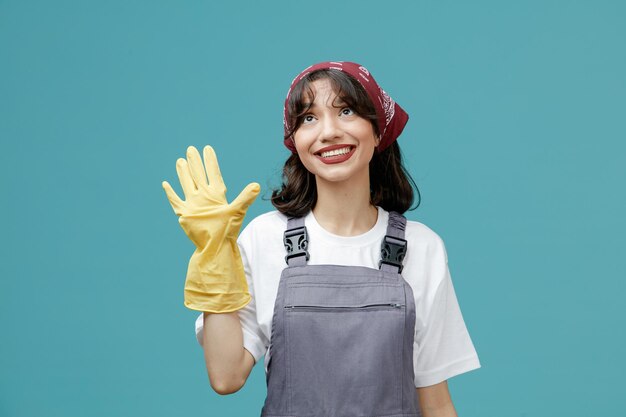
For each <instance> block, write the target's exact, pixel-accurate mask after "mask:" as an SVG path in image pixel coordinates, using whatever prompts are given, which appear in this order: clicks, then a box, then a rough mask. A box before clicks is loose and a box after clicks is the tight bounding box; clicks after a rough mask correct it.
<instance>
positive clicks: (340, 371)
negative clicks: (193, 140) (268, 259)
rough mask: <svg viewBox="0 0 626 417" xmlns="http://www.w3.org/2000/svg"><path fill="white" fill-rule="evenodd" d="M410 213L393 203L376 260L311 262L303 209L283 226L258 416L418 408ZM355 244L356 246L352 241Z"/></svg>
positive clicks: (415, 416) (333, 415) (412, 415)
mask: <svg viewBox="0 0 626 417" xmlns="http://www.w3.org/2000/svg"><path fill="white" fill-rule="evenodd" d="M405 225H406V219H405V218H404V216H402V215H401V214H398V213H395V212H390V213H389V223H388V225H387V235H386V236H385V238H384V240H383V242H382V247H381V260H380V263H379V268H380V269H374V268H367V267H362V266H341V265H307V264H306V262H307V261H308V259H309V254H308V252H307V246H308V237H307V233H306V228H305V227H304V218H302V217H300V218H290V219H289V221H288V223H287V230H286V231H285V235H284V242H285V248H286V249H287V256H286V257H285V260H286V262H287V267H286V268H285V269H284V270H283V272H282V275H281V277H280V283H279V285H278V292H277V296H276V303H275V305H274V316H273V319H272V332H271V337H270V347H269V354H270V358H269V362H268V373H267V398H266V399H265V404H264V406H263V410H262V412H261V416H262V417H357V416H358V417H383V416H384V417H419V416H421V413H420V411H419V405H418V399H417V393H416V390H415V385H414V372H413V338H414V331H415V302H414V298H413V291H412V290H411V287H410V286H409V284H408V283H407V282H406V281H405V280H404V278H402V275H401V274H400V273H401V272H402V259H403V258H404V254H405V253H406V240H404V228H405ZM355 250H358V248H355Z"/></svg>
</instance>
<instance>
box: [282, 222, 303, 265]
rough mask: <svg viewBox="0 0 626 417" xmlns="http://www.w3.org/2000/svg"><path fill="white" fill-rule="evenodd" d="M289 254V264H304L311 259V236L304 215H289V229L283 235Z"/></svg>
mask: <svg viewBox="0 0 626 417" xmlns="http://www.w3.org/2000/svg"><path fill="white" fill-rule="evenodd" d="M283 243H284V244H285V250H286V251H287V255H286V256H285V262H287V265H289V266H303V265H306V262H307V261H308V260H309V252H308V251H307V248H308V246H309V236H308V234H307V232H306V227H305V226H304V217H289V219H288V220H287V230H285V233H284V235H283Z"/></svg>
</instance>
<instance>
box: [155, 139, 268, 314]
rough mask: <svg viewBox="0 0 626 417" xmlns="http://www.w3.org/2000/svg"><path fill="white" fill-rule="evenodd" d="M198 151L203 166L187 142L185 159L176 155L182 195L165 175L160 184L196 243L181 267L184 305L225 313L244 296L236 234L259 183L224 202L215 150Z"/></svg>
mask: <svg viewBox="0 0 626 417" xmlns="http://www.w3.org/2000/svg"><path fill="white" fill-rule="evenodd" d="M203 153H204V166H203V164H202V160H201V159H200V154H199V153H198V150H197V149H196V148H194V147H193V146H190V147H188V148H187V160H185V159H183V158H179V159H178V160H177V161H176V172H177V173H178V178H179V180H180V184H181V186H182V188H183V192H184V194H185V200H184V201H183V200H181V199H180V197H178V195H177V194H176V192H175V191H174V190H173V189H172V187H171V186H170V184H169V183H168V182H167V181H163V183H162V185H163V189H164V190H165V194H166V195H167V198H168V200H169V201H170V204H171V206H172V209H173V210H174V213H176V215H177V216H179V223H180V225H181V227H182V228H183V230H184V231H185V233H186V234H187V236H188V237H189V238H190V239H191V241H192V242H193V243H194V244H195V245H196V250H195V252H194V253H193V255H192V256H191V259H190V261H189V267H188V269H187V279H186V281H185V305H186V306H187V307H188V308H191V309H193V310H200V311H208V312H214V313H226V312H231V311H235V310H238V309H240V308H242V307H244V306H245V305H246V304H247V303H248V302H249V301H250V295H249V292H248V286H247V282H246V278H245V274H244V270H243V265H242V263H241V256H240V254H239V249H238V247H237V236H238V235H239V230H240V229H241V224H242V222H243V219H244V217H245V214H246V211H247V209H248V207H250V205H251V204H252V202H253V201H254V199H255V198H256V196H257V195H258V193H259V191H260V187H259V184H257V183H250V184H248V186H246V188H244V190H243V191H242V192H241V193H240V194H239V196H237V198H236V199H235V200H233V201H232V202H231V203H230V204H229V203H228V201H227V200H226V186H225V185H224V181H223V179H222V175H221V173H220V169H219V165H218V163H217V157H216V155H215V151H214V150H213V148H212V147H210V146H208V145H207V146H205V147H204V150H203ZM205 172H206V174H205ZM207 177H208V178H207ZM207 179H208V180H207Z"/></svg>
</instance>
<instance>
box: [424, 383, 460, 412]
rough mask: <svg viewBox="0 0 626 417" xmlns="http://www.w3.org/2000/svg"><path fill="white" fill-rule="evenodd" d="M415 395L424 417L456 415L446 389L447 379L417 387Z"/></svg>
mask: <svg viewBox="0 0 626 417" xmlns="http://www.w3.org/2000/svg"><path fill="white" fill-rule="evenodd" d="M417 395H418V398H419V403H420V408H421V409H422V414H423V416H424V417H457V414H456V410H455V409H454V405H453V404H452V398H450V392H449V391H448V381H443V382H440V383H438V384H435V385H431V386H430V387H423V388H417Z"/></svg>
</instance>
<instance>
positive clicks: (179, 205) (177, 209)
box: [161, 181, 185, 216]
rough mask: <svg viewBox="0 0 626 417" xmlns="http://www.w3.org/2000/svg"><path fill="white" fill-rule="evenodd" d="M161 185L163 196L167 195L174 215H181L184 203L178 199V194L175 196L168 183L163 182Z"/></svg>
mask: <svg viewBox="0 0 626 417" xmlns="http://www.w3.org/2000/svg"><path fill="white" fill-rule="evenodd" d="M161 185H162V186H163V189H164V190H165V195H167V199H168V200H169V201H170V204H171V205H172V209H174V213H176V215H177V216H180V215H182V214H183V207H184V206H185V203H183V201H182V200H181V199H180V197H178V194H176V191H174V189H173V188H172V186H171V185H170V183H169V182H167V181H163V182H162V183H161Z"/></svg>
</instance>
